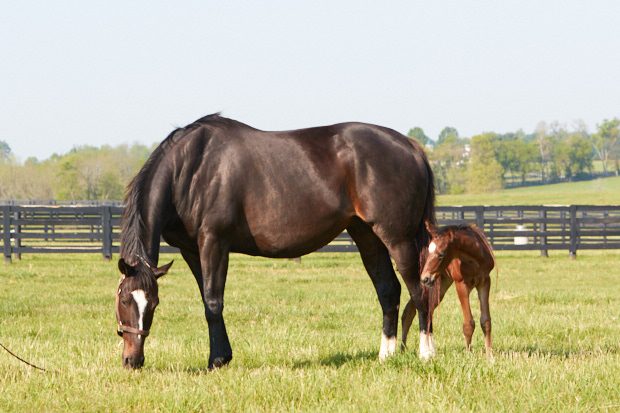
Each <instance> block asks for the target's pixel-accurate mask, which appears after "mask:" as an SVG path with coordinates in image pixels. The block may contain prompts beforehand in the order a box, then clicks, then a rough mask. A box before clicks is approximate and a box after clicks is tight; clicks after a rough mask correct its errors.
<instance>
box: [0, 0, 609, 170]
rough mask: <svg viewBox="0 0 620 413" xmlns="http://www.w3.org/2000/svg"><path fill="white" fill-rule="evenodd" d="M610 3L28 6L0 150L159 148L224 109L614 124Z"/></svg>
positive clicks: (232, 113)
mask: <svg viewBox="0 0 620 413" xmlns="http://www.w3.org/2000/svg"><path fill="white" fill-rule="evenodd" d="M619 22H620V2H618V1H611V0H609V1H604V0H591V1H587V2H586V1H571V0H566V1H553V0H551V1H548V0H547V1H540V0H539V1H529V0H521V1H512V0H509V1H467V0H461V1H411V0H410V1H388V2H370V1H359V0H358V1H352V0H346V1H322V0H321V1H260V2H258V1H253V2H252V1H177V2H170V1H166V2H164V1H130V2H121V1H88V2H84V1H49V2H41V1H29V0H27V1H18V2H3V3H2V13H1V14H0V56H1V57H2V60H1V63H0V139H1V140H5V141H6V142H8V143H9V145H10V146H11V148H12V149H13V151H14V153H16V154H17V156H18V157H19V158H20V159H22V160H24V159H25V158H26V157H28V156H36V157H38V158H40V159H41V158H46V157H48V156H50V155H51V154H52V153H53V152H57V153H64V152H66V151H68V150H69V149H71V148H72V147H74V146H77V145H86V144H88V145H103V144H112V145H116V144H120V143H131V142H141V143H146V144H151V143H154V142H158V141H161V140H162V139H163V138H165V136H166V135H167V134H168V132H169V131H170V130H171V129H172V128H174V127H176V126H182V125H185V124H187V123H189V122H191V121H193V120H194V119H196V118H198V117H200V116H202V115H204V114H207V113H210V112H215V111H220V110H221V111H223V113H224V115H226V116H229V117H232V118H235V119H238V120H240V121H243V122H245V123H248V124H250V125H252V126H255V127H258V128H260V129H266V130H279V129H292V128H301V127H307V126H316V125H323V124H330V123H336V122H342V121H350V120H359V121H364V122H371V123H377V124H381V125H385V126H389V127H392V128H394V129H396V130H399V131H401V132H403V133H406V132H407V130H408V129H409V128H410V127H413V126H421V127H422V128H423V129H424V130H425V131H426V133H427V134H428V135H429V136H431V137H432V138H434V137H436V135H437V134H438V133H439V131H440V130H441V129H442V128H443V127H444V126H448V125H449V126H453V127H456V128H457V129H458V131H459V132H460V133H461V135H464V136H471V135H474V134H477V133H480V132H483V131H496V132H506V131H514V130H517V129H519V128H521V129H524V130H525V131H532V130H533V129H534V128H535V127H536V125H537V123H538V122H539V121H547V122H551V121H559V122H561V123H564V124H566V125H567V126H569V127H570V126H571V125H573V123H574V122H575V121H577V120H583V121H584V122H585V123H586V124H587V125H588V126H589V129H590V130H591V131H592V130H594V129H595V127H596V124H597V123H599V122H600V121H602V120H603V119H605V118H611V117H620V78H619V73H620V24H619Z"/></svg>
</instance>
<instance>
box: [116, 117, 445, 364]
mask: <svg viewBox="0 0 620 413" xmlns="http://www.w3.org/2000/svg"><path fill="white" fill-rule="evenodd" d="M425 220H430V221H434V184H433V174H432V172H431V169H430V166H429V164H428V160H427V158H426V156H425V154H424V151H423V150H422V149H421V148H420V146H419V145H418V144H416V143H415V142H414V141H413V140H411V139H408V138H407V137H405V136H403V135H401V134H399V133H397V132H395V131H394V130H391V129H388V128H384V127H380V126H374V125H368V124H363V123H342V124H337V125H332V126H324V127H317V128H309V129H300V130H293V131H288V132H264V131H260V130H257V129H254V128H252V127H250V126H247V125H244V124H243V123H240V122H237V121H234V120H232V119H227V118H224V117H221V116H219V114H215V115H209V116H206V117H204V118H201V119H199V120H197V121H196V122H194V123H192V124H190V125H188V126H186V127H185V128H180V129H177V130H175V131H173V132H172V133H171V134H170V135H169V136H168V137H167V138H166V139H165V140H164V141H163V142H162V143H161V144H160V145H159V146H158V147H157V148H156V149H155V151H154V152H153V153H152V154H151V156H150V158H149V159H148V161H147V162H146V163H145V165H144V166H143V167H142V169H141V170H140V172H139V173H138V175H137V176H136V177H135V178H134V179H133V180H132V182H131V183H130V184H129V186H128V189H127V195H126V198H125V212H124V215H123V219H122V234H121V251H120V256H121V258H120V259H119V262H118V267H119V270H120V271H121V273H122V278H121V281H120V284H119V287H118V292H117V303H116V313H117V319H118V323H119V328H118V332H119V334H120V335H121V336H122V337H123V340H124V348H123V358H122V360H123V365H124V366H126V367H131V368H139V367H141V366H142V365H143V363H144V340H145V337H146V336H147V335H148V333H149V329H150V326H151V323H152V321H153V313H154V311H155V307H156V306H157V303H158V290H157V278H158V277H160V276H162V275H164V274H165V273H166V272H167V271H168V268H169V267H170V265H171V264H172V263H170V264H167V265H164V266H162V267H159V268H158V267H157V265H158V260H159V242H160V237H163V238H164V240H165V241H166V242H168V243H169V244H170V245H173V246H176V247H178V248H179V249H180V251H181V254H182V256H183V258H184V259H185V261H186V262H187V264H188V265H189V268H190V269H191V271H192V273H193V275H194V277H195V278H196V282H197V283H198V288H199V289H200V294H201V297H202V300H203V303H204V307H205V316H206V319H207V323H208V325H209V342H210V355H209V367H210V368H213V367H219V366H222V365H224V364H226V363H228V362H229V361H230V360H231V359H232V349H231V346H230V342H229V340H228V335H227V333H226V327H225V324H224V318H223V316H222V311H223V309H224V286H225V284H226V275H227V270H228V255H229V253H231V252H240V253H244V254H249V255H260V256H265V257H276V258H291V257H299V256H301V255H304V254H308V253H310V252H312V251H315V250H316V249H318V248H320V247H322V246H324V245H326V244H327V243H329V242H330V241H331V240H332V239H333V238H334V237H336V236H337V235H338V234H340V233H341V232H342V231H343V230H345V229H346V230H347V231H348V232H349V234H350V235H351V237H352V238H353V240H354V241H355V243H356V244H357V247H358V248H359V251H360V254H361V257H362V261H363V263H364V266H365V268H366V271H367V272H368V274H369V275H370V278H371V280H372V282H373V285H374V287H375V289H376V292H377V296H378V299H379V303H380V304H381V309H382V311H383V334H382V340H381V348H380V352H379V357H380V358H381V359H383V358H385V357H387V356H389V355H390V354H392V353H394V351H395V349H396V332H397V323H398V310H399V302H400V290H401V289H400V283H399V281H398V279H397V277H396V274H395V272H394V269H393V268H392V263H391V261H390V257H391V258H393V259H394V261H395V262H396V265H397V266H398V270H399V272H400V273H401V275H402V278H403V280H404V281H405V284H406V285H407V288H408V290H409V293H410V295H411V296H412V297H413V301H412V302H413V303H414V304H413V305H415V307H416V308H417V310H418V312H419V314H420V326H421V328H422V329H423V330H424V329H425V328H426V325H427V316H426V314H427V309H428V307H427V305H426V304H425V302H424V300H423V299H422V285H421V283H420V271H419V270H420V261H419V256H420V250H421V249H423V248H426V246H427V245H428V242H429V240H430V235H429V234H428V232H427V230H426V228H425V226H424V221H425ZM247 288H252V286H251V285H248V286H247Z"/></svg>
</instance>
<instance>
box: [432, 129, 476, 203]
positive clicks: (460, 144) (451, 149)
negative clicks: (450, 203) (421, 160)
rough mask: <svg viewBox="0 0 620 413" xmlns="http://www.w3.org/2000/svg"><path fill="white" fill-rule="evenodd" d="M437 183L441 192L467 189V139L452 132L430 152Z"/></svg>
mask: <svg viewBox="0 0 620 413" xmlns="http://www.w3.org/2000/svg"><path fill="white" fill-rule="evenodd" d="M429 158H430V160H431V164H432V167H433V171H434V172H435V177H436V178H437V179H436V185H437V189H438V191H439V192H440V193H460V192H463V191H464V190H465V176H464V172H465V167H466V162H467V152H466V140H465V139H459V138H458V137H457V135H455V134H450V135H447V136H446V138H445V139H444V140H443V141H442V143H441V144H438V145H436V146H435V147H434V148H433V151H432V152H431V153H430V154H429Z"/></svg>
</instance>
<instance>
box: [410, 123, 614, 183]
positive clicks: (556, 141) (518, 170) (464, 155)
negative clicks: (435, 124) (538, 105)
mask: <svg viewBox="0 0 620 413" xmlns="http://www.w3.org/2000/svg"><path fill="white" fill-rule="evenodd" d="M408 136H409V137H411V138H413V139H416V140H417V141H418V142H420V143H421V144H422V145H423V146H424V147H425V148H426V150H427V153H428V155H429V159H430V161H431V165H432V167H433V171H434V172H435V178H436V187H437V189H438V192H439V193H452V194H458V193H464V192H471V193H477V192H490V191H495V190H498V189H502V188H506V187H514V186H522V185H528V184H546V183H554V182H560V181H572V180H576V179H584V178H590V177H592V176H594V175H611V174H615V175H620V164H619V159H620V119H618V118H613V119H611V120H604V121H603V122H601V123H600V124H599V125H597V130H596V132H594V133H592V134H590V133H588V131H587V128H586V126H585V124H583V123H582V122H579V123H577V124H576V125H575V126H574V127H573V128H571V129H569V128H566V127H565V126H563V125H560V124H559V123H557V122H554V123H551V124H546V123H540V124H539V125H538V127H537V128H536V130H535V131H534V132H532V133H529V134H527V133H525V132H523V131H517V132H511V133H503V134H499V133H494V132H488V133H481V134H478V135H475V136H472V137H471V138H463V137H460V136H459V133H458V131H457V130H456V129H455V128H452V127H446V128H444V129H443V130H442V131H441V132H440V134H439V136H438V137H437V139H436V140H432V139H430V138H429V137H428V136H426V135H425V134H424V130H423V129H422V128H419V127H415V128H412V129H410V130H409V133H408ZM595 162H597V163H598V164H599V165H598V166H600V168H597V169H600V171H598V172H597V171H595V168H594V166H595Z"/></svg>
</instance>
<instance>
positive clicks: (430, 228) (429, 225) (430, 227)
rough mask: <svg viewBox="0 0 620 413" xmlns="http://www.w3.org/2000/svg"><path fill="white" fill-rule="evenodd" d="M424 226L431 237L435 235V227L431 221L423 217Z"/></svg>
mask: <svg viewBox="0 0 620 413" xmlns="http://www.w3.org/2000/svg"><path fill="white" fill-rule="evenodd" d="M424 226H425V227H426V230H427V231H428V233H429V234H431V237H433V238H435V237H436V236H437V227H435V225H434V224H433V223H432V222H431V221H429V220H428V219H425V220H424Z"/></svg>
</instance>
